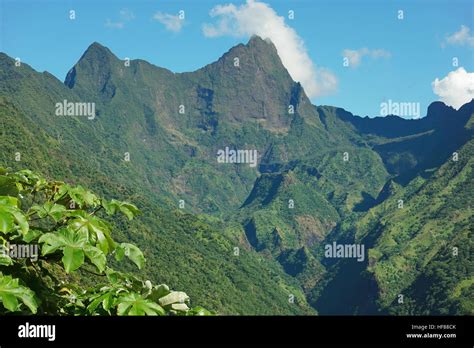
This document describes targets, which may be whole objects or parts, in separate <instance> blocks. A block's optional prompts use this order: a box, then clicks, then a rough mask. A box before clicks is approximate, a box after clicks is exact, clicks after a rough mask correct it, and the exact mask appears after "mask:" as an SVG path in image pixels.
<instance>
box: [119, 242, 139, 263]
mask: <svg viewBox="0 0 474 348" xmlns="http://www.w3.org/2000/svg"><path fill="white" fill-rule="evenodd" d="M117 249H118V250H117V253H118V254H119V255H120V254H121V253H122V251H121V250H120V249H122V250H123V254H124V255H125V256H127V257H128V258H129V259H130V260H131V261H132V262H133V263H134V264H135V265H137V267H138V269H142V267H143V265H144V264H145V256H144V255H143V253H142V251H141V250H140V249H139V248H138V247H137V246H135V245H133V244H130V243H122V244H120V245H119V246H118V247H117ZM116 258H117V257H116Z"/></svg>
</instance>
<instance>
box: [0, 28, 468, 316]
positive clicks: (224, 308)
mask: <svg viewBox="0 0 474 348" xmlns="http://www.w3.org/2000/svg"><path fill="white" fill-rule="evenodd" d="M64 100H66V101H69V102H80V103H91V105H92V103H93V105H94V108H95V114H94V117H86V116H57V115H56V111H57V110H56V108H57V103H63V101H64ZM473 109H474V101H471V103H468V104H466V105H464V106H463V107H462V108H461V109H459V110H458V111H456V110H454V109H452V108H449V107H447V106H446V105H444V104H443V103H440V102H435V103H433V104H431V105H430V107H429V108H428V111H427V116H426V117H423V118H421V119H418V120H404V119H402V118H399V117H396V116H388V117H384V118H381V117H376V118H361V117H358V116H354V115H352V114H351V113H349V112H347V111H345V110H343V109H340V108H336V107H331V106H314V105H312V104H311V102H310V100H309V99H308V97H307V96H306V94H305V92H304V89H303V88H302V86H301V85H300V84H299V83H297V82H295V81H293V80H292V79H291V77H290V75H289V74H288V72H287V70H286V69H285V67H284V66H283V64H282V62H281V60H280V58H279V56H278V52H277V50H276V48H275V46H274V45H273V44H272V43H271V42H269V41H267V40H262V39H261V38H259V37H257V36H254V37H252V38H251V39H250V40H249V42H248V43H247V44H245V45H244V44H239V45H237V46H235V47H233V48H232V49H230V50H229V51H228V52H226V53H225V54H224V55H223V56H222V57H221V58H220V59H219V60H218V61H216V62H214V63H212V64H209V65H207V66H205V67H203V68H201V69H199V70H197V71H194V72H187V73H173V72H171V71H169V70H166V69H163V68H159V67H156V66H154V65H151V64H149V63H147V62H145V61H143V60H131V61H125V60H120V59H119V58H117V57H116V56H115V55H114V54H113V53H112V52H111V51H110V50H109V49H108V48H106V47H104V46H102V45H100V44H99V43H93V44H92V45H91V46H90V47H89V48H87V50H86V51H85V53H84V54H83V55H82V57H81V58H80V59H79V61H78V62H77V63H76V64H75V65H74V66H73V67H72V69H71V70H70V71H69V72H68V74H67V76H66V79H65V81H64V83H62V82H60V81H59V80H57V79H56V78H55V77H54V76H52V75H51V74H49V73H46V72H45V73H38V72H36V71H34V70H33V69H32V68H31V67H29V66H28V65H27V64H24V63H22V65H21V66H20V67H16V66H15V65H14V60H13V59H11V58H10V57H8V56H7V55H5V54H0V122H2V129H3V132H2V137H1V139H0V141H1V145H2V151H1V152H0V153H1V157H0V165H4V166H9V167H13V168H25V167H27V168H31V169H38V170H41V171H42V172H44V173H45V174H47V175H48V176H49V177H51V178H60V179H65V180H66V181H67V180H69V181H71V182H75V183H81V184H84V185H86V186H87V187H90V188H91V189H94V190H96V191H97V192H99V193H101V194H103V195H105V196H106V197H117V198H120V199H128V200H130V201H133V202H135V203H137V204H138V205H139V207H140V208H141V209H142V210H144V211H145V214H144V216H143V218H142V219H141V221H137V222H133V224H130V225H129V226H116V227H117V228H118V231H119V232H118V233H119V237H120V238H121V239H123V240H132V241H134V242H135V243H136V244H138V245H139V246H140V247H141V248H142V249H143V250H144V251H145V254H146V256H147V258H148V262H149V263H151V264H152V265H153V267H152V268H153V269H155V271H153V272H150V273H149V274H147V276H149V277H150V278H152V279H153V280H156V281H158V280H159V281H163V282H166V283H171V284H173V285H174V286H175V287H179V286H181V287H183V288H186V289H189V290H187V292H188V294H189V295H190V296H191V298H193V299H195V300H196V301H197V302H198V303H200V304H203V305H204V306H206V307H207V308H209V309H211V310H215V311H217V312H219V313H223V314H315V313H317V312H320V313H321V314H338V313H344V314H374V313H381V312H389V313H393V314H403V313H410V314H417V313H427V314H432V313H437V312H436V311H437V310H436V309H435V306H436V304H437V303H441V302H442V297H443V296H445V295H446V294H447V293H453V294H454V295H453V296H454V297H453V298H455V300H453V301H452V302H450V303H449V305H446V306H448V307H449V308H448V307H446V308H448V309H447V311H448V312H449V313H465V312H466V311H467V312H469V311H470V309H469V308H470V307H469V306H471V305H472V302H470V301H469V300H468V299H469V297H467V295H469V291H471V290H470V289H472V275H470V274H469V273H468V272H466V269H465V268H462V267H461V269H458V268H459V267H458V265H457V264H455V263H454V262H452V261H451V262H448V261H446V252H447V251H446V250H448V249H446V248H448V247H449V245H450V244H449V243H451V242H449V241H450V240H451V239H453V238H454V240H457V239H456V238H460V239H459V240H460V241H463V240H469V239H467V238H468V237H469V236H468V235H467V234H466V233H467V232H466V231H467V230H466V226H471V227H472V220H469V219H471V216H472V215H471V211H470V210H467V213H466V211H465V210H466V209H465V207H466V205H467V204H468V202H469V197H470V196H469V192H470V191H469V190H471V189H472V187H471V186H472V171H471V170H472V162H470V160H469V158H470V157H469V156H470V154H471V152H470V151H471V150H470V148H471V146H472V145H470V144H471V143H472V125H473V122H474V121H473V112H474V110H473ZM229 151H241V153H242V154H243V155H242V156H244V155H245V154H249V153H253V152H254V151H256V154H257V161H256V163H253V164H255V165H253V164H252V163H251V161H249V157H245V156H244V157H242V158H241V159H243V160H242V161H241V162H244V163H226V161H224V162H223V161H219V159H218V154H219V153H220V152H222V153H229ZM245 151H247V152H245ZM453 152H459V154H458V155H459V156H460V157H459V160H458V161H452V160H451V157H452V156H453ZM16 153H20V154H21V160H20V161H15V159H16V158H17V156H16ZM227 162H229V161H227ZM230 162H232V161H230ZM234 162H235V161H234ZM453 164H455V166H453ZM448 186H449V187H451V191H446V192H444V191H443V189H442V188H443V187H448ZM461 187H465V188H466V192H467V193H466V194H462V195H460V194H459V192H460V188H461ZM454 192H456V195H457V196H456V198H453V197H452V195H454V194H455V193H454ZM434 198H436V200H437V202H438V201H439V207H438V208H439V209H441V210H443V211H449V214H448V213H446V214H445V215H441V217H439V216H438V215H439V211H437V210H436V211H435V210H432V206H431V205H430V203H429V202H430V200H431V199H434ZM399 199H403V201H404V206H405V207H406V209H404V210H398V209H397V208H396V207H397V202H398V200H399ZM453 202H456V203H453ZM437 204H438V203H437ZM394 207H395V208H394ZM412 207H416V208H412ZM415 221H417V222H415ZM434 225H436V226H440V227H439V229H438V227H436V232H433V233H436V236H437V237H436V238H433V239H430V238H427V237H425V234H426V232H425V229H426V228H427V227H424V226H434ZM407 229H408V230H409V231H410V232H406V231H407ZM442 231H444V232H442ZM456 236H458V237H456ZM463 236H464V237H463ZM463 238H464V239H463ZM392 240H393V241H395V244H396V245H397V247H396V248H395V247H393V246H392V244H393V242H392ZM333 242H337V243H345V244H350V243H363V244H364V245H366V249H367V253H368V257H366V258H365V261H364V262H357V261H355V260H351V259H341V260H337V259H328V258H326V257H325V254H324V248H325V246H326V245H328V244H331V243H333ZM463 245H465V246H467V245H469V244H467V243H463ZM415 246H416V248H417V252H419V254H416V255H413V249H412V248H414V247H415ZM236 250H237V252H236ZM460 252H462V253H464V254H462V253H461V255H465V253H469V250H467V251H466V250H464V249H463V250H461V251H460ZM402 258H403V260H402ZM407 265H410V266H409V267H412V268H407V267H408V266H407ZM439 265H441V266H439ZM463 265H464V263H463ZM438 266H439V267H448V268H449V269H453V270H454V269H456V271H455V272H454V271H453V272H454V273H453V277H452V278H450V279H449V280H446V281H445V282H444V283H443V284H445V286H444V288H443V289H442V290H439V289H436V282H435V279H437V278H436V277H439V274H438V273H436V270H437V269H438V268H439V267H438ZM465 266H469V265H468V264H465ZM465 266H463V267H465ZM456 267H458V268H456ZM407 269H410V270H411V272H406V274H403V271H406V270H407ZM400 272H401V273H400ZM400 274H401V275H400ZM454 274H455V275H454ZM420 282H422V284H423V286H418V285H417V284H419V283H420ZM347 288H350V289H353V290H352V291H347ZM420 289H424V290H420ZM401 292H404V293H405V294H406V296H407V298H410V301H411V302H410V303H411V305H410V309H407V308H405V307H403V308H404V309H403V310H400V307H396V306H394V303H393V301H394V300H395V297H396V296H397V295H398V294H399V293H401ZM354 294H355V295H354ZM427 294H429V295H430V296H432V297H431V298H433V300H431V302H432V303H431V304H427V303H425V300H424V296H425V295H427ZM440 294H442V296H441V295H440ZM466 294H467V295H466ZM292 296H295V297H296V301H295V303H293V301H289V300H288V299H289V298H291V297H292ZM471 298H472V297H471ZM455 301H458V302H459V303H461V304H462V305H456V304H454V302H455ZM458 302H456V303H458ZM443 308H444V307H443Z"/></svg>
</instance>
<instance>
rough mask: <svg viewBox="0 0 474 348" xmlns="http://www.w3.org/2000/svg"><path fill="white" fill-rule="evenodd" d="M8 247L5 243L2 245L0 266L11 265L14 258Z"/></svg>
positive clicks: (0, 248)
mask: <svg viewBox="0 0 474 348" xmlns="http://www.w3.org/2000/svg"><path fill="white" fill-rule="evenodd" d="M8 251H9V250H8V248H7V247H6V246H4V245H0V266H11V265H13V260H12V259H11V257H10V256H9V255H8Z"/></svg>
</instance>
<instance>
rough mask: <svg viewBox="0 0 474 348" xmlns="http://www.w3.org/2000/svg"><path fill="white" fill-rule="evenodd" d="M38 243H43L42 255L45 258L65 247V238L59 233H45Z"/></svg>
mask: <svg viewBox="0 0 474 348" xmlns="http://www.w3.org/2000/svg"><path fill="white" fill-rule="evenodd" d="M38 243H43V245H42V247H41V254H42V255H43V256H46V255H48V254H52V253H54V252H55V251H56V250H58V249H59V248H62V247H64V240H63V237H62V236H60V235H59V234H58V233H45V234H43V235H42V236H41V237H40V239H39V240H38Z"/></svg>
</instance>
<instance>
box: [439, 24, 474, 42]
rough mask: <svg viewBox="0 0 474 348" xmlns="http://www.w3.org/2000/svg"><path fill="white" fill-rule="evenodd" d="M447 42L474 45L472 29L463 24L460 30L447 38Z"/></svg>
mask: <svg viewBox="0 0 474 348" xmlns="http://www.w3.org/2000/svg"><path fill="white" fill-rule="evenodd" d="M446 43H447V44H450V45H459V46H464V45H465V46H470V47H474V35H472V34H471V29H469V28H468V27H466V26H465V25H461V29H459V31H457V32H455V33H454V34H452V35H449V36H448V37H447V38H446Z"/></svg>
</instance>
